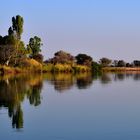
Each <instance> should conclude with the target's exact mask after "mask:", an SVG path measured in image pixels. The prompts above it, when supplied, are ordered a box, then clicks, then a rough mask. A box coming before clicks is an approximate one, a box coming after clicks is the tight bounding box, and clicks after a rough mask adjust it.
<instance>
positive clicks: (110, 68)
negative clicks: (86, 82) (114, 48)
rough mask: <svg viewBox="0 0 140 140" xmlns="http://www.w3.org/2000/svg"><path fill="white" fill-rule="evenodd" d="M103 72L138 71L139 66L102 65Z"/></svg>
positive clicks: (139, 69)
mask: <svg viewBox="0 0 140 140" xmlns="http://www.w3.org/2000/svg"><path fill="white" fill-rule="evenodd" d="M102 71H103V72H133V71H139V72H140V67H104V68H102Z"/></svg>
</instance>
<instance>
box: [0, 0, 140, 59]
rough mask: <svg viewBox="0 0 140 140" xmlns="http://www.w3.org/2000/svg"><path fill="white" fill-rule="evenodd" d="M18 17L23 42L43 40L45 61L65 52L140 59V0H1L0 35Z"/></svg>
mask: <svg viewBox="0 0 140 140" xmlns="http://www.w3.org/2000/svg"><path fill="white" fill-rule="evenodd" d="M18 14H19V15H21V16H23V17H24V33H23V36H22V39H23V40H24V41H25V42H26V43H27V42H28V40H29V38H30V37H33V36H35V35H37V36H39V37H41V38H42V41H43V44H44V45H43V47H42V49H43V54H44V55H45V58H49V57H52V56H53V54H54V53H55V52H56V51H58V50H64V51H68V52H70V53H72V54H73V55H76V54H78V53H87V54H89V55H91V56H92V57H93V59H94V60H99V59H100V58H101V57H109V58H111V59H124V60H126V61H132V60H133V59H139V60H140V0H1V1H0V34H1V35H5V34H7V29H8V28H9V26H10V25H11V18H12V16H16V15H18Z"/></svg>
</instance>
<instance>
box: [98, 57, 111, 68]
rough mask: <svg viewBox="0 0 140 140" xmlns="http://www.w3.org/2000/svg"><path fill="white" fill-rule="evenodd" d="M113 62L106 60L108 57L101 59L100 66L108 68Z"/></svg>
mask: <svg viewBox="0 0 140 140" xmlns="http://www.w3.org/2000/svg"><path fill="white" fill-rule="evenodd" d="M111 62H112V60H110V59H108V58H106V57H103V58H101V59H100V64H101V65H102V66H103V67H107V66H109V65H110V64H111Z"/></svg>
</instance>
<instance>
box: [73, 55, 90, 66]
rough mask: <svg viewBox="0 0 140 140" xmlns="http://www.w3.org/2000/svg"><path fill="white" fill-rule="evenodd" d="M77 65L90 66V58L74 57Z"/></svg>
mask: <svg viewBox="0 0 140 140" xmlns="http://www.w3.org/2000/svg"><path fill="white" fill-rule="evenodd" d="M75 58H76V62H77V64H80V65H86V66H91V64H92V57H91V56H89V55H86V54H78V55H77V56H76V57H75Z"/></svg>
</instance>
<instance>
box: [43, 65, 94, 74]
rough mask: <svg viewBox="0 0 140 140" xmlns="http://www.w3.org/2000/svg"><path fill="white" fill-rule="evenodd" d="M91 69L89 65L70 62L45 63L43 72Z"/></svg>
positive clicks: (80, 71)
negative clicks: (72, 64)
mask: <svg viewBox="0 0 140 140" xmlns="http://www.w3.org/2000/svg"><path fill="white" fill-rule="evenodd" d="M90 71H91V69H90V68H89V67H87V66H83V65H75V66H71V65H68V64H56V65H53V64H46V65H43V68H42V72H43V73H49V72H51V73H85V72H90Z"/></svg>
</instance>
